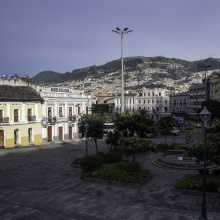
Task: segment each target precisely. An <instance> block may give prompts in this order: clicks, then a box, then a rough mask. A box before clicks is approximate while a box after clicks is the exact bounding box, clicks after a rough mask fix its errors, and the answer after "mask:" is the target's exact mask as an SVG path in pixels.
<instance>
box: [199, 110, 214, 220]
mask: <svg viewBox="0 0 220 220" xmlns="http://www.w3.org/2000/svg"><path fill="white" fill-rule="evenodd" d="M199 115H200V117H201V119H202V121H203V122H204V170H203V185H202V191H203V199H202V211H201V217H200V220H207V219H208V218H207V214H206V148H207V122H208V120H209V119H210V117H211V112H209V111H208V110H207V109H206V107H204V108H203V110H202V111H201V112H200V113H199Z"/></svg>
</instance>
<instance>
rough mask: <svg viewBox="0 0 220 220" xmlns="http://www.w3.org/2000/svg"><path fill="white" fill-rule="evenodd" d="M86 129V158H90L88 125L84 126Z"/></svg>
mask: <svg viewBox="0 0 220 220" xmlns="http://www.w3.org/2000/svg"><path fill="white" fill-rule="evenodd" d="M84 127H85V129H86V132H85V136H86V157H88V144H87V137H88V128H89V124H88V123H86V124H85V125H84Z"/></svg>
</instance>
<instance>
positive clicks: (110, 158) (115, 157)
mask: <svg viewBox="0 0 220 220" xmlns="http://www.w3.org/2000/svg"><path fill="white" fill-rule="evenodd" d="M119 162H121V154H120V153H119V152H116V151H109V152H108V153H106V154H105V155H104V156H103V157H102V163H119Z"/></svg>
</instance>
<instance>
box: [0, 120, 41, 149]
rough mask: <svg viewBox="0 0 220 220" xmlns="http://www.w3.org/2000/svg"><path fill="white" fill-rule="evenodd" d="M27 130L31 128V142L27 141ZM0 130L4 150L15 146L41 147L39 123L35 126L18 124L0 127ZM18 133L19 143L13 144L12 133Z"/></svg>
mask: <svg viewBox="0 0 220 220" xmlns="http://www.w3.org/2000/svg"><path fill="white" fill-rule="evenodd" d="M28 128H32V137H33V138H32V142H29V139H28ZM0 130H4V143H5V148H12V147H16V146H29V145H41V144H42V133H41V123H36V124H34V123H33V124H18V125H13V126H1V125H0ZM15 130H18V131H19V142H18V144H15V143H14V131H15Z"/></svg>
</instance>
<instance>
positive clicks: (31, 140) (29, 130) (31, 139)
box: [28, 128, 33, 143]
mask: <svg viewBox="0 0 220 220" xmlns="http://www.w3.org/2000/svg"><path fill="white" fill-rule="evenodd" d="M28 141H29V143H30V142H33V136H32V128H28Z"/></svg>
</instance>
